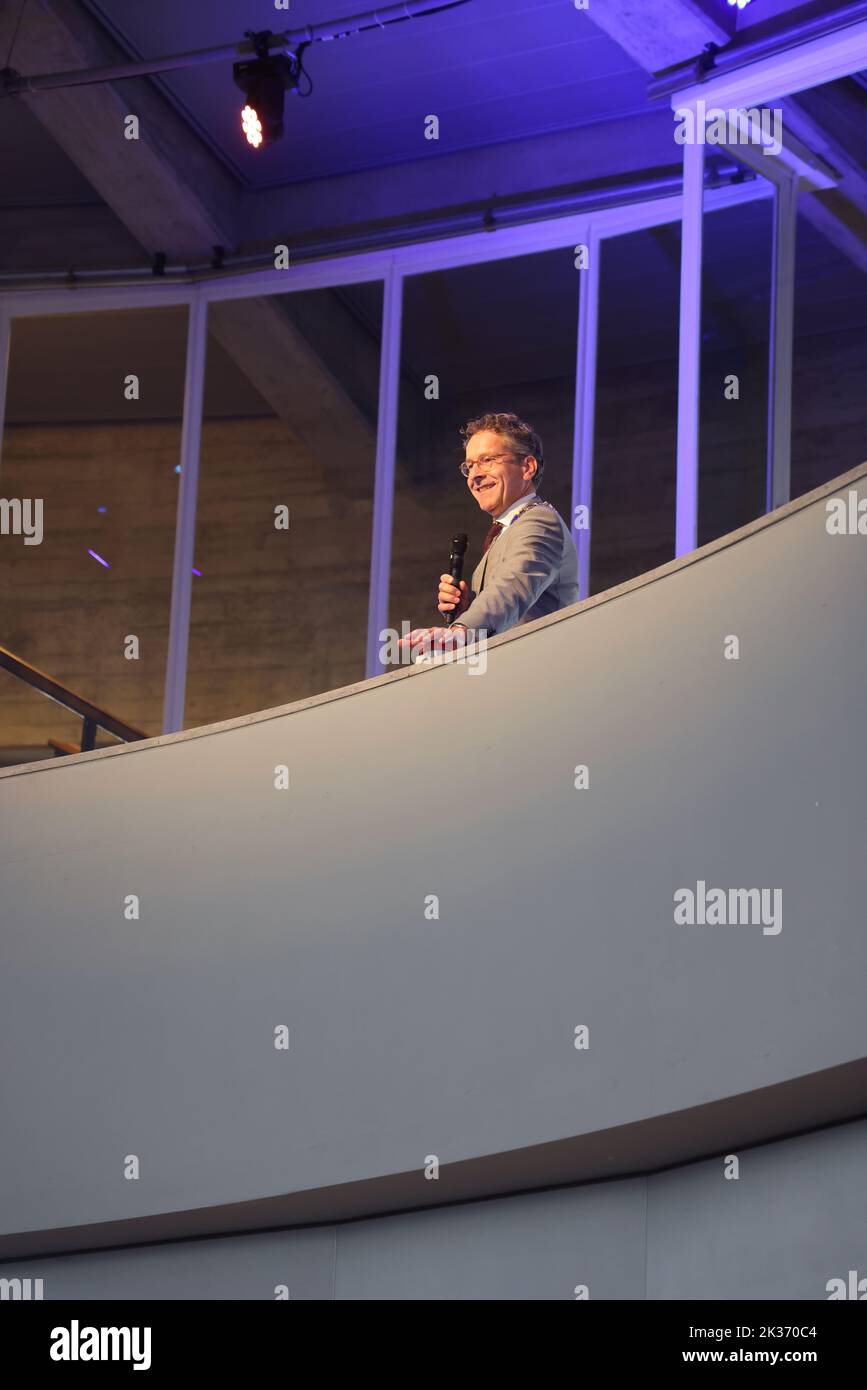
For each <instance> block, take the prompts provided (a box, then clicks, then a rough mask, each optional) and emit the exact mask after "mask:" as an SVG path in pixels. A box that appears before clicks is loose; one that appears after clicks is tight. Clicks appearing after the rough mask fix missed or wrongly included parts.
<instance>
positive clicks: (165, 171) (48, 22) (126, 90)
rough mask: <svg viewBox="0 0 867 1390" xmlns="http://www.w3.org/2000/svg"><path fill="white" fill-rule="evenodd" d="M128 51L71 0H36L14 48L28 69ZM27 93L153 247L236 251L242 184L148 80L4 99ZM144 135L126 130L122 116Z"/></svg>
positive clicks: (176, 252)
mask: <svg viewBox="0 0 867 1390" xmlns="http://www.w3.org/2000/svg"><path fill="white" fill-rule="evenodd" d="M124 57H126V55H125V54H124V53H123V51H122V50H121V49H120V48H119V47H118V45H117V44H116V43H115V42H114V40H113V39H112V38H110V37H109V35H108V34H106V32H105V31H104V30H103V29H102V28H101V27H100V26H99V25H98V24H97V23H96V22H95V20H94V19H93V18H92V17H91V16H90V14H88V12H87V11H86V10H85V9H84V7H83V6H81V5H79V4H76V3H75V0H30V2H29V4H28V5H27V8H26V10H25V11H24V16H23V19H22V23H21V28H20V30H19V32H18V37H17V39H16V42H15V48H14V52H13V60H14V64H15V66H16V67H17V68H19V69H20V70H23V71H24V72H28V71H34V70H45V69H56V70H60V69H69V68H84V67H93V66H98V65H100V64H103V63H110V62H116V61H119V60H120V59H122V58H124ZM6 99H7V100H10V101H21V102H23V103H24V104H25V105H26V106H27V107H28V109H29V110H30V111H31V112H32V113H33V115H34V116H35V117H36V118H37V120H39V121H40V123H41V124H42V125H43V126H44V127H45V129H46V130H48V132H49V133H50V134H51V135H52V136H53V137H54V139H55V140H56V141H57V143H58V144H59V145H60V146H61V148H62V149H63V150H64V151H65V152H66V154H67V155H68V156H69V158H70V159H71V160H72V162H73V163H74V164H76V165H77V166H78V168H79V169H80V170H81V172H82V173H83V174H84V176H85V177H86V178H87V180H88V182H89V183H90V184H91V185H92V187H93V188H95V189H96V191H97V192H98V193H99V194H100V196H101V197H102V198H103V199H104V201H105V202H106V203H108V205H109V207H111V208H112V210H113V211H114V212H115V213H116V214H117V216H118V217H119V218H120V220H121V221H122V222H123V223H124V225H125V226H126V227H128V228H129V230H130V231H131V232H132V233H133V235H134V236H135V238H136V240H137V241H139V242H140V244H141V245H142V247H144V249H145V250H146V251H147V252H148V253H149V254H150V255H151V256H153V254H154V253H155V252H157V251H164V252H165V253H166V255H167V257H168V259H169V260H170V261H172V260H179V261H186V260H188V259H190V258H192V257H197V258H201V257H203V256H204V255H207V254H208V253H209V252H210V251H211V248H212V247H213V246H215V245H220V246H225V247H226V249H227V250H228V249H233V248H234V247H235V245H236V244H237V225H238V213H239V206H240V198H241V190H240V188H239V186H238V184H237V182H236V180H235V179H234V178H233V177H232V175H231V174H230V173H229V172H228V170H227V169H226V168H225V167H224V166H223V165H222V164H221V163H220V161H219V160H218V159H217V157H216V156H215V155H214V154H212V153H211V151H210V150H209V149H207V147H206V146H205V145H204V144H203V143H202V141H201V140H200V139H199V138H198V136H197V135H196V134H195V132H194V131H193V130H191V129H190V127H189V126H188V125H187V124H186V123H185V122H184V121H183V120H182V118H181V117H180V116H179V115H178V113H177V112H176V111H175V110H174V109H173V108H172V107H171V106H170V105H169V103H168V102H167V101H166V100H165V99H164V98H163V97H162V96H161V95H160V93H159V92H158V91H156V89H155V88H154V87H153V86H152V85H151V84H150V83H149V82H148V81H147V80H146V79H145V78H135V79H133V80H130V81H126V82H123V83H118V84H117V85H116V86H115V85H112V84H110V83H102V84H100V85H99V86H94V87H73V88H69V89H68V90H60V91H50V92H38V93H33V94H26V95H21V96H17V97H10V98H6ZM128 116H136V117H137V118H138V139H127V138H126V117H128Z"/></svg>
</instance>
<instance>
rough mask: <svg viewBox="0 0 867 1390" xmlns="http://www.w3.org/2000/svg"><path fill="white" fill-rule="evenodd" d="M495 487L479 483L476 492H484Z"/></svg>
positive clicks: (491, 484) (490, 484)
mask: <svg viewBox="0 0 867 1390" xmlns="http://www.w3.org/2000/svg"><path fill="white" fill-rule="evenodd" d="M493 486H494V484H493V483H479V486H478V487H477V488H476V492H482V491H483V489H484V488H486V487H493Z"/></svg>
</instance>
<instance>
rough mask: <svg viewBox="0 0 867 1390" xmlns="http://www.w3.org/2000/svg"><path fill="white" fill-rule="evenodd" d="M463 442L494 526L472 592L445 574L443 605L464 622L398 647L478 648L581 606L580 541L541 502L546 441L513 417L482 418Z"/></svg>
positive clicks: (467, 469) (476, 492)
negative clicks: (479, 641)
mask: <svg viewBox="0 0 867 1390" xmlns="http://www.w3.org/2000/svg"><path fill="white" fill-rule="evenodd" d="M461 435H462V436H463V439H464V444H465V458H464V462H463V463H462V464H461V472H462V473H463V475H464V477H465V478H466V480H467V486H468V488H469V490H470V492H471V494H472V496H473V497H474V498H475V500H476V502H477V503H478V505H479V507H480V508H481V509H482V511H483V512H487V514H488V516H489V517H490V518H491V520H492V523H493V524H492V525H491V528H490V530H489V531H488V534H487V536H486V537H485V542H484V548H483V552H482V558H481V559H480V561H479V563H478V564H477V565H476V568H475V570H474V571H473V575H472V580H471V583H470V584H469V585H468V584H467V581H466V580H465V579H462V580H461V582H460V587H458V586H457V585H455V584H454V582H453V581H452V577H451V575H450V574H443V575H440V584H439V592H438V595H437V606H438V608H439V610H440V612H441V613H442V614H443V615H444V616H446V615H447V614H449V613H454V614H455V616H456V617H458V618H460V622H454V623H453V624H452V626H451V627H442V628H438V627H432V628H416V629H415V630H414V631H413V632H411V633H410V634H409V636H408V637H407V638H403V639H402V640H401V642H400V643H399V645H406V644H408V645H409V646H411V647H413V648H415V647H422V648H423V650H425V651H429V650H430V649H431V648H432V647H433V648H437V647H443V648H448V647H450V646H452V645H455V644H456V643H458V642H460V641H467V640H470V641H472V640H473V639H474V637H475V636H476V635H477V634H479V633H480V632H485V633H487V635H488V636H489V637H493V636H495V635H496V634H497V633H499V632H506V631H507V630H508V629H509V628H512V627H516V626H517V625H518V624H520V623H530V622H532V621H533V619H534V618H541V617H543V616H544V615H545V614H546V613H553V612H555V610H556V609H558V608H565V607H567V605H568V604H570V603H576V602H577V601H578V554H577V551H576V550H575V542H574V541H573V539H572V535H571V533H570V531H569V528H568V527H567V525H566V523H565V522H564V521H563V518H562V517H561V516H560V513H559V512H558V511H557V510H556V508H554V507H552V506H551V503H550V502H546V501H544V499H543V498H542V497H540V496H539V491H538V489H539V486H540V482H541V478H542V473H543V471H544V467H545V464H544V459H543V456H542V441H541V440H540V439H539V436H538V435H537V434H536V432H535V431H534V430H533V429H532V428H531V426H530V425H528V424H526V423H525V422H524V421H523V420H519V418H518V416H517V415H512V414H489V415H481V416H479V418H478V419H476V420H470V421H469V423H468V424H466V425H464V427H463V429H462V430H461ZM456 629H457V632H456ZM461 629H463V635H462V636H460V637H459V636H458V633H459V632H460V631H461ZM452 634H455V635H454V636H452Z"/></svg>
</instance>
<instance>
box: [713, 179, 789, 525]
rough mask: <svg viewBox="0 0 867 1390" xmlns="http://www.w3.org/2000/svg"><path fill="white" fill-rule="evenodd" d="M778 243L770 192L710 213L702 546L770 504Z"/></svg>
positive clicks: (758, 514)
mask: <svg viewBox="0 0 867 1390" xmlns="http://www.w3.org/2000/svg"><path fill="white" fill-rule="evenodd" d="M768 157H770V156H768ZM731 162H732V163H735V161H733V160H732V161H731ZM743 174H744V178H745V179H750V180H753V181H754V180H755V179H757V178H759V177H760V176H759V175H757V174H754V173H751V172H750V171H749V170H747V169H745V168H744V170H743ZM767 189H768V191H769V192H770V191H771V185H770V183H768V184H767ZM772 245H773V204H772V200H771V198H770V197H767V198H764V197H763V198H759V199H757V200H756V201H754V202H750V203H743V204H741V205H740V206H738V207H732V208H723V209H718V210H717V211H713V212H708V211H706V212H705V218H704V245H703V257H702V332H701V413H700V428H699V484H698V544H699V545H700V546H701V545H706V544H707V542H708V541H712V540H715V539H716V538H717V537H718V536H723V535H725V534H726V533H727V532H728V531H734V530H736V529H737V528H738V527H739V526H744V525H745V524H746V523H747V522H748V521H753V520H754V519H755V518H756V517H757V516H762V515H763V513H764V511H765V480H766V470H767V450H768V364H769V357H768V354H769V348H770V314H771V257H772Z"/></svg>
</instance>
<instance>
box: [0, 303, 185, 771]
mask: <svg viewBox="0 0 867 1390" xmlns="http://www.w3.org/2000/svg"><path fill="white" fill-rule="evenodd" d="M186 334H187V311H186V308H183V307H180V308H159V309H147V310H139V311H136V312H101V313H94V314H90V313H80V314H64V315H56V316H52V317H46V318H38V319H23V318H22V319H15V320H13V323H12V338H11V353H10V370H9V390H8V404H7V415H6V427H5V431H4V439H3V487H2V492H3V496H4V497H5V498H6V499H18V500H19V501H22V502H26V501H28V500H29V502H30V503H31V504H33V511H32V513H31V519H32V520H34V521H35V519H36V517H37V516H38V512H39V506H38V504H39V503H40V502H41V510H42V537H41V540H40V542H39V543H38V544H25V537H24V535H23V534H22V535H20V536H16V535H12V534H9V535H4V536H2V538H0V544H2V547H3V550H2V554H3V557H4V561H5V563H4V564H3V568H2V610H3V615H4V625H3V638H2V641H3V644H4V645H5V646H6V647H8V648H9V649H11V650H12V651H13V652H15V653H16V654H17V655H19V656H21V657H23V658H24V659H25V660H26V661H28V662H30V663H31V664H32V665H34V666H37V667H39V668H40V669H41V670H43V671H45V672H46V673H47V674H48V675H50V676H52V677H54V678H55V679H57V680H59V681H61V682H62V683H63V684H65V685H67V686H69V687H71V688H72V689H73V690H75V691H76V692H78V693H79V694H81V695H83V696H85V697H86V698H87V699H89V700H91V701H93V702H94V703H95V704H97V705H99V706H100V707H102V708H104V709H107V710H108V711H109V712H111V713H112V714H114V715H116V716H117V717H118V718H119V719H122V720H124V721H126V722H129V723H131V724H133V725H136V726H138V727H140V728H142V729H144V730H145V731H146V732H147V733H148V734H158V733H160V732H161V729H162V708H163V688H164V683H165V664H166V646H167V640H168V625H169V608H170V595H171V578H172V556H173V547H174V532H175V512H176V508H177V492H178V475H177V472H176V468H177V466H178V460H179V452H180V435H181V411H182V406H183V390H184V369H185V353H186ZM22 519H23V513H22ZM36 534H37V533H36V532H35V530H34V531H33V534H32V538H33V539H34V540H35V539H36ZM131 639H136V641H133V640H131ZM0 692H2V693H0V709H2V714H0V747H2V748H6V749H10V748H13V749H14V748H30V749H39V748H41V749H42V750H43V751H44V752H46V753H47V752H48V751H49V750H48V749H47V747H46V741H47V739H48V738H50V737H54V738H58V739H62V740H69V741H74V742H75V743H76V745H78V744H79V743H80V736H81V720H80V719H79V718H77V717H75V716H73V715H71V714H69V713H68V712H67V711H65V710H63V709H61V708H60V707H59V706H58V705H56V704H53V703H51V702H50V701H49V700H47V699H43V698H41V697H39V696H36V695H34V693H33V691H32V690H31V689H30V688H29V687H27V686H25V685H24V684H23V683H21V682H20V681H18V680H16V679H14V678H13V677H12V676H11V675H9V674H8V673H7V672H5V671H0ZM103 741H105V742H107V743H112V742H114V740H112V739H110V738H105V739H104V740H103ZM9 760H11V761H21V760H22V759H15V758H14V757H11V755H10V757H9V758H7V761H9Z"/></svg>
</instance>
